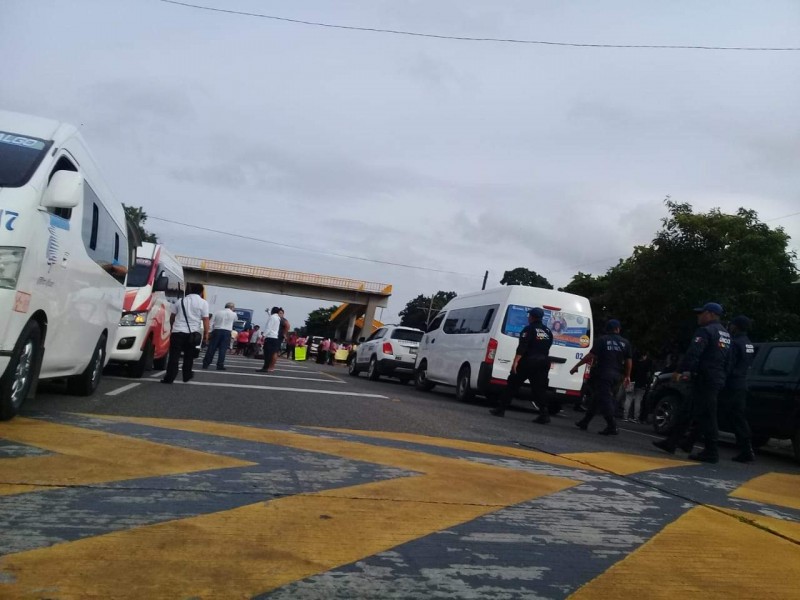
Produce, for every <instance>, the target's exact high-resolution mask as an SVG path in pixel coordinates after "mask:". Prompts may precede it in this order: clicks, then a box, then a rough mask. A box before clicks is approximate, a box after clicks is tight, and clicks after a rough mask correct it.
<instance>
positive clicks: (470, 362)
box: [415, 285, 592, 400]
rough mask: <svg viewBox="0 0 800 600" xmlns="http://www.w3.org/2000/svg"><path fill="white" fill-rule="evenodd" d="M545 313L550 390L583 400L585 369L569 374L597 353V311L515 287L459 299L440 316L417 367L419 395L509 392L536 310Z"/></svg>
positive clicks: (576, 300)
mask: <svg viewBox="0 0 800 600" xmlns="http://www.w3.org/2000/svg"><path fill="white" fill-rule="evenodd" d="M534 307H540V308H542V309H544V318H543V319H542V321H543V323H544V324H545V325H547V326H548V327H549V328H550V329H551V330H552V331H553V346H552V347H551V349H550V390H551V391H553V392H556V393H558V394H565V395H568V396H578V397H579V396H580V393H581V386H582V384H583V369H580V370H579V371H578V372H577V373H576V374H575V375H570V373H569V370H570V368H571V367H572V366H574V364H575V363H576V362H578V361H579V360H580V359H581V358H583V355H584V354H586V353H587V352H589V350H590V349H591V347H592V309H591V306H590V305H589V301H588V300H587V299H586V298H583V297H581V296H576V295H574V294H569V293H567V292H558V291H555V290H547V289H542V288H535V287H528V286H521V285H509V286H503V287H500V288H495V289H491V290H484V291H481V292H475V293H472V294H465V295H463V296H457V297H455V298H453V299H452V300H451V301H450V302H448V303H447V305H446V306H445V307H444V308H443V309H442V310H441V312H439V314H438V315H436V318H435V319H434V320H433V321H432V322H431V325H430V327H429V328H428V332H427V333H426V334H425V336H424V337H423V338H422V342H421V343H420V347H419V352H418V354H417V361H416V374H415V383H416V385H417V387H418V388H419V389H431V388H432V387H433V386H434V385H435V384H437V383H439V384H444V385H451V386H455V388H456V396H457V397H458V398H459V399H460V400H468V399H469V398H471V397H472V396H473V395H474V394H475V393H476V392H477V393H480V394H483V395H491V394H493V393H497V392H499V391H501V390H502V389H503V387H504V386H505V385H506V384H507V380H508V376H509V374H510V372H511V364H512V362H513V360H514V355H515V354H516V350H517V345H518V344H519V334H520V332H521V331H522V328H523V327H525V326H526V325H527V324H528V311H529V310H530V309H531V308H534Z"/></svg>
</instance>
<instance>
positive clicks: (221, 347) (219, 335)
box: [203, 302, 236, 371]
mask: <svg viewBox="0 0 800 600" xmlns="http://www.w3.org/2000/svg"><path fill="white" fill-rule="evenodd" d="M234 308H235V307H234V305H233V302H228V303H227V304H226V305H225V308H223V309H222V310H218V311H217V312H215V313H214V318H213V319H212V321H211V341H210V342H209V343H208V347H207V348H206V355H205V356H204V357H203V368H204V369H207V368H208V367H209V365H211V361H213V360H214V354H216V353H217V352H219V357H218V358H217V371H224V370H225V355H226V354H227V352H228V346H230V343H231V331H232V330H233V322H234V321H235V320H236V313H235V312H233V309H234Z"/></svg>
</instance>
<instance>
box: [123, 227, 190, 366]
mask: <svg viewBox="0 0 800 600" xmlns="http://www.w3.org/2000/svg"><path fill="white" fill-rule="evenodd" d="M184 290H185V283H184V279H183V267H182V266H181V264H180V263H179V262H178V259H177V258H175V256H173V255H172V254H170V252H169V251H168V250H167V249H166V248H164V246H162V245H161V244H151V243H149V242H144V243H142V245H141V246H139V247H138V248H137V249H136V258H135V259H134V262H133V266H132V267H131V268H130V270H129V271H128V280H127V290H126V292H125V302H124V305H123V307H122V318H121V319H120V322H119V328H118V329H117V334H116V336H115V339H114V343H113V344H112V345H111V351H110V352H109V354H110V358H111V361H113V362H120V363H125V364H126V365H128V372H129V374H130V375H132V376H133V377H141V376H142V375H143V374H144V372H145V371H147V370H150V369H152V368H154V367H155V368H156V369H164V368H166V366H167V357H168V355H169V338H170V331H171V329H170V323H169V319H170V303H172V302H176V301H178V300H179V299H180V298H181V297H182V296H183V293H184Z"/></svg>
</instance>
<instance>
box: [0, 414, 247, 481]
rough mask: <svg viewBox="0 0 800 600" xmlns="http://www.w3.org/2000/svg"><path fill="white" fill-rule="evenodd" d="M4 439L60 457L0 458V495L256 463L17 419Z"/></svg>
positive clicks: (0, 431) (6, 427) (2, 430)
mask: <svg viewBox="0 0 800 600" xmlns="http://www.w3.org/2000/svg"><path fill="white" fill-rule="evenodd" d="M0 437H1V438H3V439H6V440H9V441H12V442H18V443H21V444H28V445H29V446H36V447H38V448H42V449H45V450H50V451H52V452H55V453H56V454H52V455H47V456H21V457H16V458H2V459H0V481H4V482H13V483H11V484H8V483H6V484H0V496H7V495H11V494H20V493H23V492H32V491H36V490H39V489H43V488H44V487H49V486H66V485H87V484H93V483H103V482H109V481H122V480H126V479H139V478H142V477H156V476H163V475H173V474H176V473H192V472H195V471H206V470H210V469H226V468H232V467H242V466H248V465H253V464H255V463H252V462H246V461H243V460H237V459H234V458H227V457H225V456H218V455H215V454H208V453H206V452H199V451H197V450H188V449H185V448H178V447H176V446H168V445H165V444H157V443H154V442H148V441H145V440H138V439H134V438H131V437H127V436H122V435H116V434H113V433H106V432H103V431H93V430H91V429H84V428H81V427H72V426H69V425H60V424H56V423H48V422H46V421H39V420H35V419H24V418H22V417H18V418H16V419H14V420H13V421H10V422H8V423H3V425H2V427H0Z"/></svg>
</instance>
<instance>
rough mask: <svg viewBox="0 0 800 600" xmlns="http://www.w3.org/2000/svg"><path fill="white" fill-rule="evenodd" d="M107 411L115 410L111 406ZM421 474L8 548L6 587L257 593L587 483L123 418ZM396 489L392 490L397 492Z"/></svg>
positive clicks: (262, 433) (101, 592)
mask: <svg viewBox="0 0 800 600" xmlns="http://www.w3.org/2000/svg"><path fill="white" fill-rule="evenodd" d="M104 418H105V417H104ZM115 420H119V421H128V422H134V423H139V424H142V425H151V426H156V427H166V428H171V429H177V430H181V431H192V432H197V433H203V434H210V435H218V436H226V437H232V438H236V439H241V440H248V441H254V442H263V443H269V444H280V445H282V446H288V447H293V448H298V449H302V450H309V451H315V452H322V453H326V454H332V455H335V456H339V457H343V458H348V459H353V460H361V461H368V462H372V463H377V464H383V465H389V466H393V467H398V468H402V469H405V470H410V471H415V472H418V473H422V475H416V476H411V477H403V478H399V479H394V480H390V481H380V482H373V483H369V484H365V485H357V486H351V487H347V488H341V489H335V490H328V491H324V492H319V493H315V494H307V495H301V496H292V497H288V498H281V499H278V500H273V501H270V502H261V503H257V504H252V505H248V506H243V507H241V508H237V509H234V510H228V511H224V512H220V513H216V514H210V515H202V516H198V517H192V518H189V519H182V520H178V521H172V522H168V523H161V524H157V525H151V526H146V527H139V528H135V529H131V530H128V531H124V532H114V533H110V534H107V535H102V536H98V537H94V538H89V539H85V540H80V541H76V542H71V543H65V544H60V545H57V546H53V547H51V548H44V549H39V550H33V551H30V552H23V553H19V554H14V555H9V556H6V557H5V558H4V559H2V560H0V571H1V572H3V573H4V574H6V578H7V579H10V580H13V581H14V583H11V584H2V583H0V596H3V597H4V598H18V597H27V596H29V595H30V594H31V591H32V590H34V589H53V590H57V596H58V597H59V598H86V597H115V598H137V599H138V598H145V597H149V598H156V597H158V598H162V597H165V598H177V597H203V598H219V597H249V596H252V595H255V594H259V593H263V592H267V591H269V590H272V589H275V588H278V587H280V586H283V585H286V584H288V583H291V582H293V581H296V580H298V579H301V578H305V577H309V576H311V575H314V574H316V573H321V572H325V571H328V570H330V569H333V568H336V567H339V566H342V565H345V564H348V563H351V562H353V561H355V560H359V559H362V558H365V557H367V556H371V555H373V554H375V553H378V552H381V551H384V550H388V549H390V548H393V547H395V546H397V545H399V544H403V543H406V542H409V541H412V540H414V539H417V538H419V537H422V536H424V535H428V534H431V533H434V532H436V531H440V530H442V529H446V528H448V527H454V526H456V525H459V524H461V523H465V522H468V521H471V520H473V519H475V518H477V517H480V516H482V515H485V514H488V513H490V512H494V511H496V510H499V509H501V508H503V507H505V506H508V505H511V504H516V503H519V502H524V501H527V500H531V499H534V498H537V497H541V496H544V495H548V494H552V493H555V492H558V491H561V490H564V489H566V488H569V487H571V486H573V485H576V483H577V482H574V481H570V480H568V479H564V478H560V477H549V476H543V475H536V474H532V473H525V472H520V471H514V470H510V469H504V468H500V467H494V466H490V465H484V464H479V463H473V462H470V461H467V460H463V459H454V458H444V457H438V456H432V455H429V454H424V453H420V452H413V451H408V450H400V449H396V448H386V447H379V446H371V445H368V444H363V443H359V442H349V441H344V440H335V439H325V438H319V437H313V436H308V435H302V434H297V433H291V432H281V431H269V430H263V429H256V428H252V427H242V426H234V425H225V424H218V423H208V422H198V421H171V420H164V419H142V418H136V419H134V418H130V419H129V418H115ZM386 500H391V501H390V502H387V501H386Z"/></svg>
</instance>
